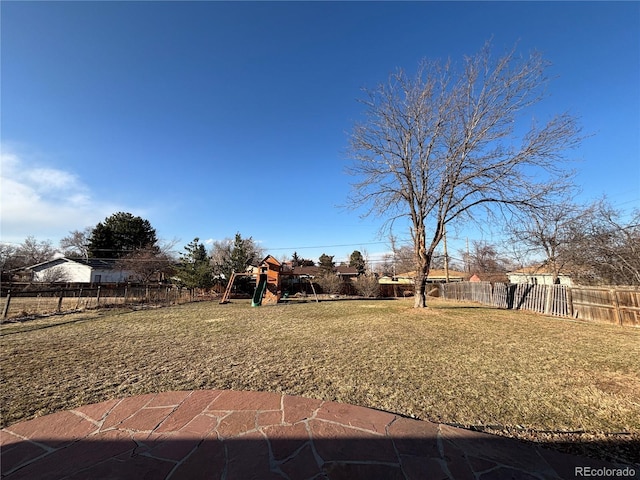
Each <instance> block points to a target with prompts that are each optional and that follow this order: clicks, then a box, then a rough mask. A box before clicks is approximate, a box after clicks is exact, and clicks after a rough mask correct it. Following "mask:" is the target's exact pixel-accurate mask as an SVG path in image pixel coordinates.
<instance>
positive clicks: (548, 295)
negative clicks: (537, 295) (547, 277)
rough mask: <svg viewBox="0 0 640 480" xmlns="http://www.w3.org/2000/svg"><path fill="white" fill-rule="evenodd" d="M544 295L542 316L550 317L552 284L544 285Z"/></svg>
mask: <svg viewBox="0 0 640 480" xmlns="http://www.w3.org/2000/svg"><path fill="white" fill-rule="evenodd" d="M544 288H545V290H546V291H545V295H544V314H545V315H551V311H552V307H553V305H552V302H553V284H551V285H545V286H544Z"/></svg>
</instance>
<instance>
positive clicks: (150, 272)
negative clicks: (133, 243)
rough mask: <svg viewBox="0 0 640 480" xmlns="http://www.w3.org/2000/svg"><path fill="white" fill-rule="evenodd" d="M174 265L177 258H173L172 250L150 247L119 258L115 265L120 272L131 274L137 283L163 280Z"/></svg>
mask: <svg viewBox="0 0 640 480" xmlns="http://www.w3.org/2000/svg"><path fill="white" fill-rule="evenodd" d="M174 263H175V258H173V255H172V254H171V252H170V248H169V249H166V250H163V249H161V248H158V247H155V246H148V247H144V248H140V249H138V250H135V251H134V252H131V253H129V254H128V255H125V256H124V257H122V258H119V259H118V260H117V261H116V263H115V265H116V268H118V269H120V270H124V271H127V272H131V274H132V275H133V276H134V278H135V280H136V281H138V282H141V283H148V282H150V281H151V280H152V279H154V277H156V278H157V279H158V280H161V279H162V275H163V274H168V273H170V272H171V271H172V266H173V264H174Z"/></svg>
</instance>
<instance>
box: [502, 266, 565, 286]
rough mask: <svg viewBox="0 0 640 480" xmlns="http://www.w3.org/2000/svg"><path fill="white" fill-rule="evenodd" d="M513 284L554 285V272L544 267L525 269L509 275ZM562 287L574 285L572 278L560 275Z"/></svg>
mask: <svg viewBox="0 0 640 480" xmlns="http://www.w3.org/2000/svg"><path fill="white" fill-rule="evenodd" d="M507 276H508V277H509V282H511V283H529V284H534V285H553V272H552V271H551V270H550V269H548V268H546V267H544V266H533V267H525V268H521V269H519V270H515V271H513V272H509V273H507ZM558 282H559V284H560V285H569V286H571V285H573V282H572V281H571V277H569V276H568V275H565V274H563V273H560V274H558Z"/></svg>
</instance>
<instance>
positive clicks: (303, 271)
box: [282, 264, 358, 278]
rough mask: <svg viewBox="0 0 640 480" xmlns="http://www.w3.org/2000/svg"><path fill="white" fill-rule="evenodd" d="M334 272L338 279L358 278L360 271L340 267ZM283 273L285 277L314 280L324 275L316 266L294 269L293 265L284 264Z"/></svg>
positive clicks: (335, 268) (334, 269) (343, 266)
mask: <svg viewBox="0 0 640 480" xmlns="http://www.w3.org/2000/svg"><path fill="white" fill-rule="evenodd" d="M333 271H334V272H335V274H336V275H337V276H338V277H341V278H356V277H357V276H358V269H357V268H356V267H349V266H347V265H338V266H337V267H334V268H333ZM282 272H283V273H284V274H285V275H291V276H296V277H308V278H314V277H317V276H318V275H322V269H321V268H320V267H316V266H313V267H292V266H291V265H287V264H284V265H283V268H282Z"/></svg>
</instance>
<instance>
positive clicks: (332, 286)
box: [314, 273, 342, 295]
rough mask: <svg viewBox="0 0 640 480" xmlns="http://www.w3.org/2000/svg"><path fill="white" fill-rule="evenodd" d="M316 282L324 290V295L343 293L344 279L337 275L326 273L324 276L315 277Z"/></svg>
mask: <svg viewBox="0 0 640 480" xmlns="http://www.w3.org/2000/svg"><path fill="white" fill-rule="evenodd" d="M314 281H315V283H317V284H318V285H319V286H320V288H322V292H323V293H329V294H334V295H336V294H339V293H341V290H342V279H341V278H340V277H339V276H337V275H336V274H335V273H324V274H322V275H318V276H317V277H315V279H314Z"/></svg>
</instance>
